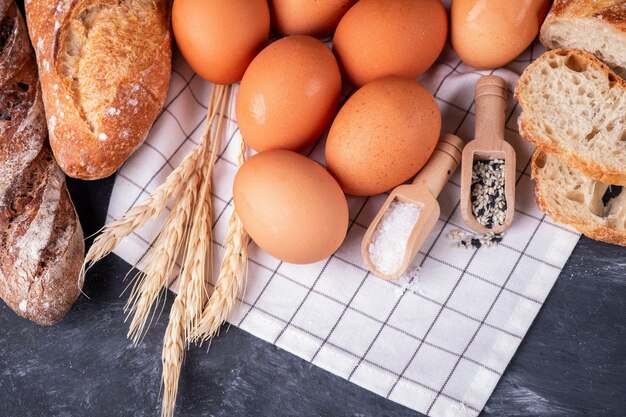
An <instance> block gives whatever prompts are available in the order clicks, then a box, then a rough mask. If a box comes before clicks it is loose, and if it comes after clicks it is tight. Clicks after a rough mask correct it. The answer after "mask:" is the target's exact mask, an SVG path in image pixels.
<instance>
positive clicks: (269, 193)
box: [233, 150, 348, 264]
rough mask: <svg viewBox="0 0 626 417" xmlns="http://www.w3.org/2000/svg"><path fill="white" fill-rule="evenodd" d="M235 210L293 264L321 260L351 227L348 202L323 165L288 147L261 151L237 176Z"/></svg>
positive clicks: (264, 244) (265, 244)
mask: <svg viewBox="0 0 626 417" xmlns="http://www.w3.org/2000/svg"><path fill="white" fill-rule="evenodd" d="M233 198H234V203H235V210H236V211H237V214H238V215H239V218H240V219H241V222H242V223H243V225H244V227H245V229H246V231H247V232H248V234H249V235H250V237H251V238H252V240H254V242H255V243H256V244H257V245H259V247H261V248H262V249H263V250H265V251H266V252H267V253H269V254H270V255H272V256H274V257H276V258H278V259H280V260H282V261H285V262H290V263H296V264H306V263H312V262H317V261H320V260H322V259H324V258H326V257H328V256H330V255H331V254H332V253H333V252H335V251H336V250H337V249H338V248H339V246H340V245H341V243H342V242H343V240H344V239H345V237H346V233H347V230H348V203H347V202H346V197H345V196H344V194H343V193H342V192H341V188H340V187H339V185H338V184H337V181H335V179H334V178H333V177H332V176H331V175H330V174H329V173H328V172H327V171H326V170H325V169H324V168H322V167H321V166H320V165H319V164H317V163H315V162H313V161H312V160H310V159H308V158H307V157H305V156H302V155H300V154H298V153H295V152H291V151H284V150H273V151H267V152H261V153H259V154H256V155H255V156H253V157H252V158H250V159H248V160H247V161H246V162H245V163H244V164H243V165H242V166H241V168H240V169H239V172H238V173H237V175H236V176H235V183H234V186H233Z"/></svg>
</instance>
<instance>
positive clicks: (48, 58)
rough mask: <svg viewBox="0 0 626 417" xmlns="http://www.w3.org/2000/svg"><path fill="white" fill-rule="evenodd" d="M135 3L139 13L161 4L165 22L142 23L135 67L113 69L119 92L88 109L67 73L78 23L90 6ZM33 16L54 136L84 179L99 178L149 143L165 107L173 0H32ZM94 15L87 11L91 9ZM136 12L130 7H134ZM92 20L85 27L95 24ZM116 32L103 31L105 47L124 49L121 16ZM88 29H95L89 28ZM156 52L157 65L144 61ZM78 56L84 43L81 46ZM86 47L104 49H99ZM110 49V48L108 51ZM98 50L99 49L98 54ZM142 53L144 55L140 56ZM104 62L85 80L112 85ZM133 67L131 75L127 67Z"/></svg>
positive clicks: (63, 159) (72, 172)
mask: <svg viewBox="0 0 626 417" xmlns="http://www.w3.org/2000/svg"><path fill="white" fill-rule="evenodd" d="M120 4H123V5H125V6H127V7H128V8H129V14H132V13H136V15H137V16H139V15H140V14H141V13H144V12H146V10H144V9H143V8H144V7H148V6H147V5H149V7H154V10H152V9H149V11H148V12H147V13H153V14H154V16H153V18H154V20H155V21H156V22H157V23H156V24H153V25H151V26H149V28H148V29H146V28H144V27H142V26H141V25H137V27H136V33H134V35H135V36H136V37H140V39H141V41H142V43H143V44H144V46H145V49H144V48H136V47H135V48H131V49H130V50H128V51H126V53H127V54H129V56H128V57H129V58H130V59H129V62H130V64H129V65H136V66H137V67H136V68H135V67H133V68H130V69H127V70H128V71H119V72H118V73H113V72H111V73H110V74H109V75H110V77H112V79H113V80H114V84H115V88H116V92H115V94H114V95H113V96H112V97H111V100H110V101H109V102H108V103H102V105H101V106H99V107H98V109H97V112H96V111H93V109H92V110H90V112H91V113H93V114H87V113H86V111H85V108H84V106H82V105H81V100H83V98H82V96H80V94H79V93H77V91H76V89H75V88H73V86H72V82H73V80H72V79H71V77H69V76H67V74H66V73H64V71H65V72H67V68H65V67H64V65H65V64H64V62H63V54H64V53H65V52H64V51H65V50H66V48H67V47H68V46H67V45H68V43H69V42H72V35H73V31H74V30H75V29H74V27H75V26H74V25H75V24H76V22H77V21H82V20H84V19H87V18H88V16H89V13H90V12H91V11H92V10H93V11H96V12H97V11H98V10H101V9H103V8H111V7H119V5H120ZM25 8H26V18H27V21H28V28H29V32H30V37H31V40H32V42H33V45H34V46H35V52H36V55H37V63H38V66H39V74H40V79H41V85H42V90H43V99H44V105H45V109H46V116H47V122H48V130H49V133H50V144H51V146H52V150H53V152H54V155H55V157H56V159H57V162H58V163H59V165H60V166H61V168H62V169H63V171H65V173H66V174H67V175H69V176H72V177H75V178H80V179H98V178H104V177H107V176H109V175H111V174H113V173H114V172H115V171H116V170H117V169H118V168H119V167H120V166H121V165H122V164H123V163H124V161H126V159H128V157H129V156H130V155H131V154H132V153H133V152H134V151H135V150H136V149H137V148H138V147H139V146H140V145H141V144H142V143H143V141H144V140H145V138H146V136H147V134H148V131H149V130H150V127H151V126H152V124H153V123H154V120H155V119H156V117H157V116H158V114H159V112H160V111H161V109H162V107H163V104H164V102H165V98H166V95H167V89H168V84H169V78H170V73H171V54H172V52H171V38H170V28H169V15H170V10H169V2H168V1H167V0H155V1H142V0H121V1H120V2H118V1H117V0H73V1H61V0H30V1H29V0H27V1H26V2H25ZM86 16H87V17H86ZM127 16H128V14H127ZM88 23H89V24H87V23H86V24H85V25H84V27H87V28H88V27H89V25H91V24H92V23H91V22H88ZM110 26H111V27H110V28H109V30H108V31H107V33H108V34H109V35H108V36H101V34H99V35H95V36H99V37H100V38H99V39H97V42H99V43H100V45H102V44H104V45H106V47H105V48H103V49H105V50H109V51H120V50H124V49H129V48H125V46H126V43H127V42H129V39H128V38H124V36H123V35H124V32H121V33H122V34H120V33H118V32H119V31H118V30H116V28H115V24H110ZM86 36H87V35H86ZM146 51H153V52H150V55H151V58H152V59H150V60H148V62H149V65H146V66H142V65H141V64H140V63H141V62H145V61H146V60H145V59H143V60H140V59H139V57H143V58H145V55H146V54H147V53H148V52H146ZM74 52H75V53H76V54H78V56H81V55H80V54H81V53H83V51H82V50H79V51H74ZM84 52H85V53H87V54H88V53H93V54H97V53H98V52H94V51H87V50H85V51H84ZM106 55H107V54H103V55H102V57H101V58H102V59H104V58H105V56H106ZM96 58H98V57H96ZM135 58H136V59H135ZM98 71H99V69H98V68H95V69H94V70H93V71H92V72H90V73H89V74H83V75H82V76H85V77H87V78H88V79H87V80H84V81H85V82H89V83H92V84H93V86H92V88H93V89H94V91H98V90H102V91H103V90H105V88H107V86H106V85H104V84H103V81H102V79H101V74H99V73H98ZM125 72H126V73H128V74H129V75H127V76H125V75H123V73H125Z"/></svg>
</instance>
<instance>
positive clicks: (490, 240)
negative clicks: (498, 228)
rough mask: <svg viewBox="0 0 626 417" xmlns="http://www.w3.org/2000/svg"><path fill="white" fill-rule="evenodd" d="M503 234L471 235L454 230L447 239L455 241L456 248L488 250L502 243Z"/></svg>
mask: <svg viewBox="0 0 626 417" xmlns="http://www.w3.org/2000/svg"><path fill="white" fill-rule="evenodd" d="M503 236H504V233H493V232H491V233H485V234H482V235H471V234H467V233H465V232H464V231H463V230H460V229H455V230H453V231H451V232H450V233H448V236H447V237H448V239H450V240H453V241H456V242H457V244H456V246H457V247H458V248H464V249H478V248H482V247H485V248H489V247H491V246H497V245H498V243H500V242H501V241H502V237H503Z"/></svg>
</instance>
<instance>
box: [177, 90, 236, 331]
mask: <svg viewBox="0 0 626 417" xmlns="http://www.w3.org/2000/svg"><path fill="white" fill-rule="evenodd" d="M229 98H230V86H227V87H225V88H224V91H223V95H222V96H221V97H220V98H218V103H220V102H221V103H220V113H221V114H224V111H225V110H226V104H227V103H228V100H229ZM223 121H224V118H223V117H220V118H219V119H218V120H217V126H216V128H215V132H214V134H213V141H212V144H211V153H210V157H209V159H208V161H206V162H205V164H204V166H203V167H202V168H203V173H204V179H203V184H202V186H201V187H202V188H201V191H200V195H199V199H198V204H197V206H196V212H195V214H194V219H193V226H192V229H191V232H190V236H189V248H190V249H189V251H188V252H187V257H188V258H186V259H185V266H184V273H187V274H189V278H188V279H189V291H188V294H189V296H188V298H187V300H186V303H185V322H184V323H185V324H184V327H185V339H186V340H187V341H189V336H190V335H191V332H192V330H193V328H194V327H195V326H196V325H197V323H198V320H199V319H200V315H201V314H202V306H203V305H204V303H205V301H206V299H207V297H208V295H207V294H208V292H207V282H208V280H207V276H208V274H209V273H210V272H211V271H212V270H213V267H212V265H213V257H212V246H213V243H212V238H213V229H212V227H211V226H212V219H213V205H212V202H211V175H212V173H213V167H214V166H215V160H216V157H217V153H218V151H219V148H220V143H221V138H222V130H223Z"/></svg>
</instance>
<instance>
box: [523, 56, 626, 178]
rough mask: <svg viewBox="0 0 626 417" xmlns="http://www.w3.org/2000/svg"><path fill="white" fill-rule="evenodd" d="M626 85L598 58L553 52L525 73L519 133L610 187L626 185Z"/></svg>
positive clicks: (541, 57)
mask: <svg viewBox="0 0 626 417" xmlns="http://www.w3.org/2000/svg"><path fill="white" fill-rule="evenodd" d="M625 93H626V82H625V81H624V80H623V79H621V78H620V77H619V76H617V75H616V74H615V73H614V72H613V71H611V70H610V69H609V68H608V67H607V66H606V65H605V64H603V63H602V62H601V61H600V60H598V59H597V58H595V57H594V56H593V55H591V54H589V53H587V52H584V51H577V50H566V49H561V50H553V51H548V52H546V53H544V54H543V55H541V56H540V57H539V58H538V59H537V60H536V61H535V62H533V63H532V64H531V65H530V66H529V67H528V68H527V69H526V71H524V73H523V74H522V76H521V78H520V80H519V82H518V84H517V87H516V89H515V97H516V98H517V100H518V101H519V103H520V105H521V107H522V109H523V112H522V113H521V114H520V117H519V119H518V123H519V128H520V134H521V135H522V137H523V138H524V139H526V140H528V141H529V142H532V143H533V144H535V146H537V147H538V148H539V149H541V150H543V151H545V152H548V153H555V154H558V155H559V157H560V158H561V159H562V160H563V161H564V162H566V163H567V164H568V165H570V166H572V167H574V168H576V169H579V170H580V171H582V172H583V173H584V174H586V175H588V176H590V177H592V178H594V179H598V180H600V181H603V182H605V183H607V184H618V185H624V184H626V117H625V115H626V94H625Z"/></svg>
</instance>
